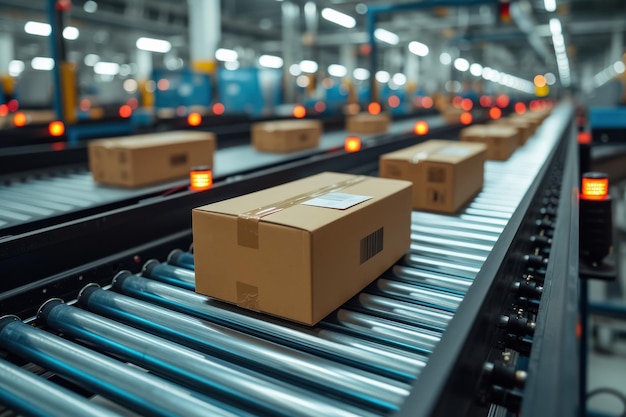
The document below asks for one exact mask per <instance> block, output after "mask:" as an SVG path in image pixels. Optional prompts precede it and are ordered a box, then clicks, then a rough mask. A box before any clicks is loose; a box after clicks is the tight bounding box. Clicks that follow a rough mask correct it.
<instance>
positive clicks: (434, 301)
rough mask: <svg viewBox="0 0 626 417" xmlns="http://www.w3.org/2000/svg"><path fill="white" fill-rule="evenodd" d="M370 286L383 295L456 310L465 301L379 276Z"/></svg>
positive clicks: (457, 297) (452, 310)
mask: <svg viewBox="0 0 626 417" xmlns="http://www.w3.org/2000/svg"><path fill="white" fill-rule="evenodd" d="M370 288H375V289H376V290H377V291H380V293H381V294H382V295H387V296H391V297H394V298H395V297H398V298H400V299H403V300H407V301H411V302H415V303H418V304H422V305H426V306H430V307H434V308H439V309H442V310H445V311H449V312H455V311H456V309H457V308H458V307H459V305H460V304H461V301H463V297H462V296H460V295H457V294H452V293H449V292H445V291H440V290H435V289H432V288H424V287H418V286H415V285H411V284H406V283H403V282H398V281H392V280H389V279H384V278H379V279H377V280H376V281H374V284H373V285H372V286H371V287H370Z"/></svg>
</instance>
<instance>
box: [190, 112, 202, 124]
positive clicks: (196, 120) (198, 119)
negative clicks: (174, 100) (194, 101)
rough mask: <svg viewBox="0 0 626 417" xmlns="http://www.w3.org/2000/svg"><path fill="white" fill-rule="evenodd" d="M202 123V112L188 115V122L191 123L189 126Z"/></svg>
mask: <svg viewBox="0 0 626 417" xmlns="http://www.w3.org/2000/svg"><path fill="white" fill-rule="evenodd" d="M201 123H202V116H201V115H200V113H196V112H193V113H189V116H187V124H189V126H200V124H201Z"/></svg>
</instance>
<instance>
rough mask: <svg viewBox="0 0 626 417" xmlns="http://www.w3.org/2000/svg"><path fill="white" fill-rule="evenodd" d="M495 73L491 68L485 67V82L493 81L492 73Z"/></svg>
mask: <svg viewBox="0 0 626 417" xmlns="http://www.w3.org/2000/svg"><path fill="white" fill-rule="evenodd" d="M492 72H493V70H492V69H491V68H489V67H484V68H483V71H482V76H483V78H484V79H485V80H489V79H491V73H492Z"/></svg>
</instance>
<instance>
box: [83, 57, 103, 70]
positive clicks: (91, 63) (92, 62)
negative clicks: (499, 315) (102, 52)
mask: <svg viewBox="0 0 626 417" xmlns="http://www.w3.org/2000/svg"><path fill="white" fill-rule="evenodd" d="M83 62H84V63H85V65H87V66H88V67H93V66H94V65H96V64H97V63H98V62H100V56H99V55H96V54H87V55H85V58H84V59H83Z"/></svg>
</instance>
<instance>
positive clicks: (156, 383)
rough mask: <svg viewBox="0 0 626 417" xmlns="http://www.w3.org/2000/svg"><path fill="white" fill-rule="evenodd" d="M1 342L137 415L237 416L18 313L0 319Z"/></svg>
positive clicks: (18, 353) (235, 413) (205, 399)
mask: <svg viewBox="0 0 626 417" xmlns="http://www.w3.org/2000/svg"><path fill="white" fill-rule="evenodd" d="M0 346H1V347H2V348H4V349H6V350H7V351H9V352H11V353H13V354H15V355H17V356H19V357H22V358H24V359H26V360H29V361H31V362H33V363H36V364H38V365H40V366H43V367H44V368H46V369H48V370H50V371H52V372H55V373H57V374H59V375H62V376H63V377H65V378H68V379H71V380H73V381H76V382H78V383H79V384H81V385H82V386H84V387H85V388H87V389H89V390H91V391H93V392H96V393H98V394H101V395H102V396H104V397H107V398H109V399H111V400H113V401H115V402H117V403H119V404H122V405H124V406H125V407H127V408H129V409H131V410H133V411H135V412H137V413H140V414H147V415H152V416H163V417H172V416H181V417H187V416H198V417H203V416H207V415H211V416H224V417H226V416H228V417H234V416H238V415H241V410H238V411H236V412H235V410H233V409H232V407H228V406H225V405H223V404H221V403H219V402H218V401H215V400H211V399H209V398H208V397H204V396H202V395H200V394H198V393H194V392H192V391H189V390H187V389H184V388H181V387H180V386H178V385H175V384H172V383H169V382H167V381H165V380H163V379H161V378H158V377H155V376H154V375H150V374H148V373H146V372H143V371H141V370H139V369H137V368H133V367H130V366H128V365H125V364H123V363H121V362H119V361H116V360H114V359H111V358H108V357H107V356H104V355H102V354H99V353H95V352H93V351H92V350H90V349H88V348H85V347H82V346H79V345H77V344H75V343H71V342H68V341H66V340H64V339H62V338H60V337H58V336H54V335H52V334H50V333H47V332H45V331H43V330H39V329H37V328H34V327H32V326H29V325H27V324H24V323H22V322H21V321H19V319H18V318H17V317H5V318H3V319H0ZM85 415H88V414H85ZM244 415H245V413H244Z"/></svg>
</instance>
